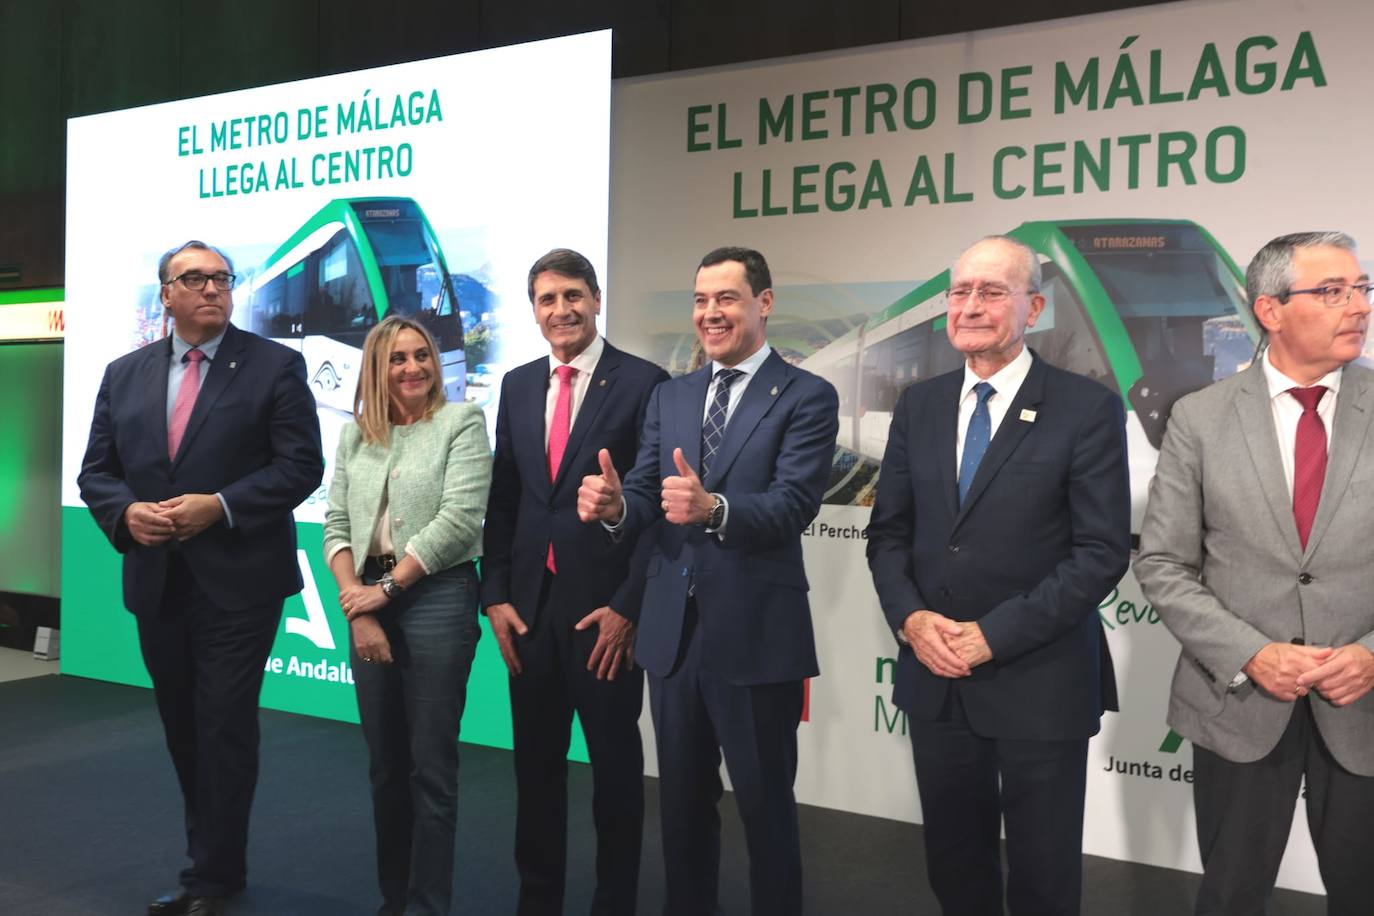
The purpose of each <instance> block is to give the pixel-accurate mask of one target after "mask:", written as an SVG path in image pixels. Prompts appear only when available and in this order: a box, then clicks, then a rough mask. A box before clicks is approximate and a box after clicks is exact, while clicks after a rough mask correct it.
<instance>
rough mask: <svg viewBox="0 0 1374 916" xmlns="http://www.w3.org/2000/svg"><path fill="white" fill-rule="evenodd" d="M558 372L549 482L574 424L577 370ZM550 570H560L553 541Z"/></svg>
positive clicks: (548, 560) (567, 368) (550, 448)
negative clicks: (574, 382)
mask: <svg viewBox="0 0 1374 916" xmlns="http://www.w3.org/2000/svg"><path fill="white" fill-rule="evenodd" d="M553 371H554V372H557V373H558V401H557V402H556V403H555V404H554V406H553V421H552V422H550V423H549V482H550V483H552V482H553V481H554V479H555V478H556V477H558V466H559V465H560V464H562V463H563V452H564V451H566V450H567V448H568V432H569V427H571V425H572V422H571V421H572V380H573V376H574V375H576V374H577V370H576V369H574V368H573V367H572V366H559V367H558V368H557V369H555V370H553ZM544 565H545V566H547V567H548V568H549V572H551V573H556V572H558V567H557V566H555V565H554V562H553V541H550V542H549V556H548V558H547V559H546V560H545V561H544Z"/></svg>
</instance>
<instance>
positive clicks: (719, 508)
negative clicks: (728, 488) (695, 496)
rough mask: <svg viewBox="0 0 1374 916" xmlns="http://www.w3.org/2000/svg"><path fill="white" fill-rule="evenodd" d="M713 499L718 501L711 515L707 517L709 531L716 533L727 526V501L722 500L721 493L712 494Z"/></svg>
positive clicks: (712, 508)
mask: <svg viewBox="0 0 1374 916" xmlns="http://www.w3.org/2000/svg"><path fill="white" fill-rule="evenodd" d="M711 498H712V499H714V500H715V501H716V504H715V505H714V506H712V507H711V514H710V515H708V516H706V530H707V531H715V530H716V529H717V528H719V527H720V526H721V525H723V524H725V500H724V499H722V498H721V495H720V494H719V493H712V494H711Z"/></svg>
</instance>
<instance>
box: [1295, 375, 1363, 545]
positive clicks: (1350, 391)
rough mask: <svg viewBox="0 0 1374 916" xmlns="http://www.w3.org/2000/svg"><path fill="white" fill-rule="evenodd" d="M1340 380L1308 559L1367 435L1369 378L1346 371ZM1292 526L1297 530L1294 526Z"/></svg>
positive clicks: (1324, 529)
mask: <svg viewBox="0 0 1374 916" xmlns="http://www.w3.org/2000/svg"><path fill="white" fill-rule="evenodd" d="M1342 376H1343V377H1342V379H1341V390H1340V393H1339V394H1338V395H1337V396H1336V415H1335V417H1334V418H1333V419H1332V421H1331V424H1332V427H1331V455H1330V458H1329V460H1328V461H1327V463H1326V480H1324V481H1323V482H1322V496H1321V501H1320V502H1319V503H1317V517H1316V518H1315V519H1313V521H1312V532H1311V533H1310V534H1309V535H1308V537H1307V553H1308V554H1309V555H1310V554H1311V553H1312V551H1314V550H1316V549H1317V544H1318V543H1319V542H1320V541H1321V538H1322V534H1323V533H1324V532H1325V531H1326V528H1327V526H1328V525H1329V524H1330V523H1331V517H1332V516H1333V515H1335V514H1336V509H1337V508H1339V507H1340V504H1341V498H1342V497H1343V496H1344V495H1345V491H1346V488H1347V487H1348V486H1349V484H1350V477H1351V475H1352V474H1354V472H1355V465H1356V463H1357V462H1358V460H1359V456H1360V452H1361V447H1362V446H1363V445H1364V442H1365V438H1366V436H1367V435H1368V432H1369V422H1370V414H1371V412H1370V410H1369V400H1368V398H1369V384H1368V382H1369V378H1368V376H1367V375H1366V374H1364V373H1356V372H1352V371H1351V370H1350V369H1348V368H1347V369H1346V371H1345V372H1343V373H1342ZM1290 514H1291V513H1290ZM1294 525H1295V527H1296V522H1295V523H1294Z"/></svg>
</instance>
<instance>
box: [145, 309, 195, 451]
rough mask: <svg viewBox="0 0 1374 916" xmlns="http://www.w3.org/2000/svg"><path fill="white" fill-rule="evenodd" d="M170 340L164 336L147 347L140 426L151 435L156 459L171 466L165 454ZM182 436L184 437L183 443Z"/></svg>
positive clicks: (170, 353) (170, 356) (170, 355)
mask: <svg viewBox="0 0 1374 916" xmlns="http://www.w3.org/2000/svg"><path fill="white" fill-rule="evenodd" d="M171 359H172V338H171V336H170V335H169V336H167V337H164V338H162V339H161V340H159V341H156V342H155V343H150V344H148V358H147V359H146V360H144V362H143V378H144V382H143V390H144V392H145V393H144V397H143V423H144V425H145V426H146V427H147V429H148V431H149V433H150V434H151V435H152V444H153V446H154V447H155V448H156V449H157V454H158V458H159V459H160V460H162V461H165V462H167V464H168V465H169V466H170V464H171V458H170V457H168V455H167V375H168V373H169V372H170V370H171ZM184 440H185V437H183V442H184Z"/></svg>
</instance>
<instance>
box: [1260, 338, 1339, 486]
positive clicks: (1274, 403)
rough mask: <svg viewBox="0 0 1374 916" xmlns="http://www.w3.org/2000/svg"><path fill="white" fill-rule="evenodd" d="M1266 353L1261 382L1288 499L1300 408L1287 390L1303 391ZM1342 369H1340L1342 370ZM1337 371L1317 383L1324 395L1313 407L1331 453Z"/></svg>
mask: <svg viewBox="0 0 1374 916" xmlns="http://www.w3.org/2000/svg"><path fill="white" fill-rule="evenodd" d="M1270 352H1271V351H1268V350H1266V351H1265V353H1264V366H1263V368H1264V380H1265V382H1267V383H1268V385H1269V407H1270V409H1271V410H1272V411H1273V413H1274V433H1275V434H1276V435H1277V436H1278V437H1279V456H1280V457H1281V458H1282V459H1283V479H1284V482H1285V483H1287V484H1288V495H1289V497H1290V498H1291V497H1292V495H1293V451H1294V448H1295V447H1296V445H1297V440H1298V418H1299V417H1301V416H1302V405H1301V404H1299V403H1298V399H1297V398H1295V397H1293V396H1292V395H1291V394H1289V393H1288V389H1290V388H1306V387H1311V386H1307V385H1299V384H1298V383H1297V382H1295V381H1293V380H1292V379H1291V378H1289V377H1288V376H1286V375H1284V374H1283V373H1282V372H1280V371H1279V370H1278V369H1276V368H1274V364H1273V363H1272V362H1270V361H1269V356H1270ZM1343 368H1344V367H1341V369H1343ZM1341 369H1332V370H1331V371H1330V372H1328V373H1326V375H1324V376H1322V377H1321V378H1320V379H1318V380H1317V381H1316V382H1315V384H1317V385H1325V386H1326V388H1327V392H1326V394H1324V395H1322V399H1321V401H1319V402H1318V403H1317V416H1319V417H1321V421H1322V427H1323V428H1324V429H1325V430H1326V450H1327V451H1328V452H1330V451H1331V424H1332V422H1333V421H1334V420H1335V419H1336V396H1337V394H1338V393H1339V392H1340V390H1341Z"/></svg>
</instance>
